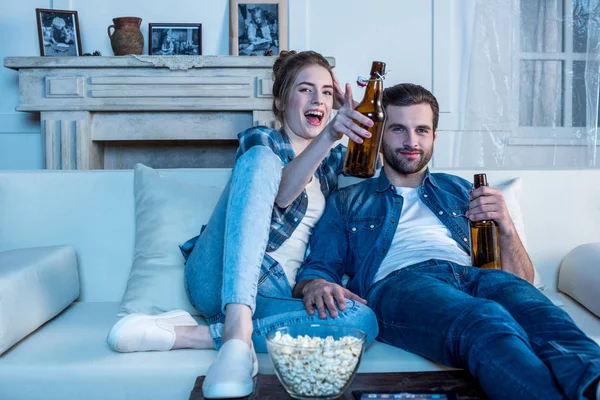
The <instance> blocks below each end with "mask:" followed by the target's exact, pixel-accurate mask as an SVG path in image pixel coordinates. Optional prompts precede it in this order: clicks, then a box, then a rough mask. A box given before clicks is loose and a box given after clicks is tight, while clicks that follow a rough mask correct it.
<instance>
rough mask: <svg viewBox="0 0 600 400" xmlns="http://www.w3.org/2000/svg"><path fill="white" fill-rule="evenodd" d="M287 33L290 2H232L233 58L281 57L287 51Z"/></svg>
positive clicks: (231, 51) (239, 0) (231, 32)
mask: <svg viewBox="0 0 600 400" xmlns="http://www.w3.org/2000/svg"><path fill="white" fill-rule="evenodd" d="M287 31H288V24H287V0H249V1H248V0H229V43H230V53H231V54H232V55H235V56H242V55H246V56H249V55H257V56H264V55H273V56H276V55H279V52H280V51H281V50H288V37H287Z"/></svg>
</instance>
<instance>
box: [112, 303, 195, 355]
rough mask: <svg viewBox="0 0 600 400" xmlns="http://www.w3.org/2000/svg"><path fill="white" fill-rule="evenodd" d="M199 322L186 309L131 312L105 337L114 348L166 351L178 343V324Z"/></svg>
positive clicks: (122, 350)
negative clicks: (146, 312)
mask: <svg viewBox="0 0 600 400" xmlns="http://www.w3.org/2000/svg"><path fill="white" fill-rule="evenodd" d="M196 325H198V323H197V322H196V320H195V319H194V318H192V316H191V315H190V314H189V313H188V312H187V311H183V310H174V311H169V312H166V313H163V314H157V315H148V314H137V313H136V314H129V315H127V316H125V317H123V318H121V319H120V320H119V322H117V323H116V324H115V326H113V327H112V329H111V330H110V332H109V333H108V336H107V338H106V341H107V342H108V345H109V346H110V347H111V348H112V349H113V350H115V351H119V352H122V353H130V352H134V351H153V350H154V351H167V350H171V349H172V348H173V344H174V343H175V327H176V326H196Z"/></svg>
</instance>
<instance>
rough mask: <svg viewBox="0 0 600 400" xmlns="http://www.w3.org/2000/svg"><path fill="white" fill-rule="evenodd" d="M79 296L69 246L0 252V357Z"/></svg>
mask: <svg viewBox="0 0 600 400" xmlns="http://www.w3.org/2000/svg"><path fill="white" fill-rule="evenodd" d="M77 297H79V273H78V271H77V258H76V256H75V250H74V249H73V248H72V247H69V246H52V247H36V248H28V249H18V250H10V251H4V252H0V355H1V354H2V353H4V352H5V351H6V350H8V349H9V348H10V347H12V346H13V345H14V344H15V343H17V342H18V341H20V340H21V339H23V338H24V337H25V336H27V335H29V334H30V333H31V332H33V331H35V330H36V329H37V328H38V327H40V326H41V325H42V324H44V323H45V322H46V321H48V320H50V319H51V318H53V317H55V316H56V315H58V314H59V313H60V312H61V311H62V310H64V309H65V308H66V307H67V306H68V305H69V304H71V303H72V302H73V301H74V300H75V299H76V298H77Z"/></svg>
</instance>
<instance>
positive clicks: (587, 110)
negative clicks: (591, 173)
mask: <svg viewBox="0 0 600 400" xmlns="http://www.w3.org/2000/svg"><path fill="white" fill-rule="evenodd" d="M475 7H476V9H475V13H474V18H473V26H472V35H471V52H470V59H469V62H468V69H469V71H468V79H467V85H466V87H465V88H464V96H463V99H464V103H463V104H462V109H463V110H464V113H463V119H462V121H461V126H460V131H461V133H460V134H459V135H458V137H457V140H456V142H455V152H456V154H457V155H458V157H455V158H454V163H455V165H454V166H455V167H464V168H473V167H482V168H540V167H542V168H582V167H583V168H584V167H599V166H600V160H599V159H598V155H597V144H598V100H599V99H598V96H599V89H600V87H599V80H600V0H477V1H476V5H475Z"/></svg>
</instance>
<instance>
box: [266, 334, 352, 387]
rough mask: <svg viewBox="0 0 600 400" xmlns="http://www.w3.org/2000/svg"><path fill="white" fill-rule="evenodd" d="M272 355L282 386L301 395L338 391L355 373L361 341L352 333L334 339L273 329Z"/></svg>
mask: <svg viewBox="0 0 600 400" xmlns="http://www.w3.org/2000/svg"><path fill="white" fill-rule="evenodd" d="M272 341H273V342H274V343H276V344H278V345H279V346H272V347H271V349H270V354H271V359H272V360H273V364H274V365H275V369H276V371H277V372H278V375H279V378H280V379H281V381H282V383H283V384H284V386H286V387H287V388H288V389H289V390H291V391H293V392H295V393H297V394H299V395H304V396H328V395H337V394H340V392H341V391H342V389H343V388H344V386H345V385H346V383H347V382H348V380H349V379H350V378H351V377H352V375H353V374H354V371H355V370H356V367H357V366H358V362H359V361H360V357H361V354H362V346H363V344H362V342H361V340H360V339H358V338H356V337H353V336H343V337H341V338H339V339H337V340H336V339H334V338H333V337H332V336H328V337H326V338H320V337H310V336H308V335H305V336H298V337H297V338H294V337H292V336H290V335H289V334H284V335H282V334H281V333H280V332H276V333H275V335H274V336H273V338H272Z"/></svg>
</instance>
